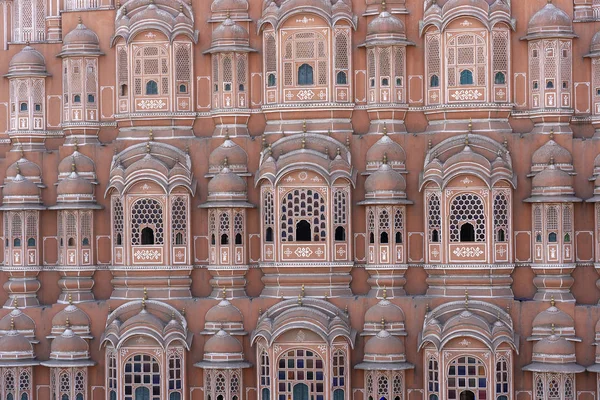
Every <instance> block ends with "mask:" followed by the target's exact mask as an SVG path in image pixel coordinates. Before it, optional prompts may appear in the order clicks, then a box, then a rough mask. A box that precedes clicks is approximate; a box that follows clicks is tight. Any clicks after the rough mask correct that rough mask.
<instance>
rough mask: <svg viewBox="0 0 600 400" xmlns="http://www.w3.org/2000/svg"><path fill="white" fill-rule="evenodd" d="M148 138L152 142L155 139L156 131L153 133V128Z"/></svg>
mask: <svg viewBox="0 0 600 400" xmlns="http://www.w3.org/2000/svg"><path fill="white" fill-rule="evenodd" d="M148 140H149V141H151V142H153V141H154V133H152V128H150V130H149V131H148Z"/></svg>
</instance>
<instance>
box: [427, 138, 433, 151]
mask: <svg viewBox="0 0 600 400" xmlns="http://www.w3.org/2000/svg"><path fill="white" fill-rule="evenodd" d="M432 147H433V142H432V141H431V139H429V140H428V141H427V149H428V150H431V148H432Z"/></svg>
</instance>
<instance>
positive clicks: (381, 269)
mask: <svg viewBox="0 0 600 400" xmlns="http://www.w3.org/2000/svg"><path fill="white" fill-rule="evenodd" d="M365 269H366V270H367V272H368V273H369V279H368V280H367V282H368V283H369V285H370V286H371V290H370V291H369V296H372V297H376V298H378V299H382V298H383V297H384V294H383V293H384V290H385V292H386V296H387V297H388V298H393V297H398V296H406V291H405V290H404V285H405V284H406V278H405V277H404V274H405V273H406V270H407V269H408V265H406V264H398V265H366V266H365Z"/></svg>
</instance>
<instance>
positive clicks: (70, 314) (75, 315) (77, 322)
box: [52, 304, 90, 329]
mask: <svg viewBox="0 0 600 400" xmlns="http://www.w3.org/2000/svg"><path fill="white" fill-rule="evenodd" d="M67 321H68V322H67ZM67 325H70V326H71V327H72V328H75V327H89V325H90V317H89V316H88V315H87V314H86V313H85V312H84V311H83V310H82V309H81V308H79V307H77V306H76V305H74V304H69V305H68V306H66V307H65V308H63V309H62V310H60V311H59V312H58V313H57V314H56V315H55V316H54V317H53V318H52V327H53V328H54V327H57V328H63V329H64V328H65V327H66V326H67Z"/></svg>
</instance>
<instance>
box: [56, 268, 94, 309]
mask: <svg viewBox="0 0 600 400" xmlns="http://www.w3.org/2000/svg"><path fill="white" fill-rule="evenodd" d="M95 271H96V269H95V268H94V267H92V268H90V267H77V268H68V269H61V270H59V274H60V279H59V281H58V286H59V287H60V289H61V290H62V292H61V294H60V296H59V297H58V303H60V304H68V303H69V301H70V300H71V301H72V302H73V303H81V302H84V301H94V300H95V299H94V294H93V293H92V288H93V287H94V279H93V276H94V272H95Z"/></svg>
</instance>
